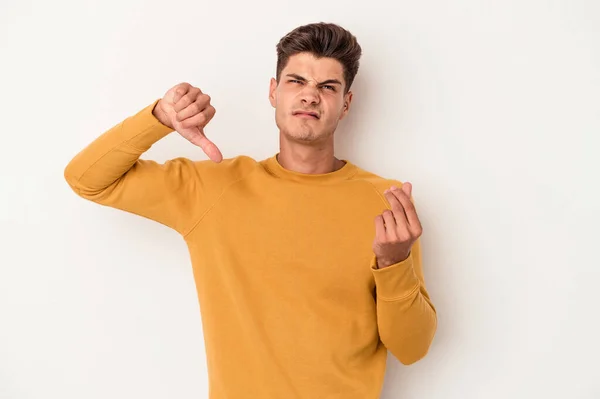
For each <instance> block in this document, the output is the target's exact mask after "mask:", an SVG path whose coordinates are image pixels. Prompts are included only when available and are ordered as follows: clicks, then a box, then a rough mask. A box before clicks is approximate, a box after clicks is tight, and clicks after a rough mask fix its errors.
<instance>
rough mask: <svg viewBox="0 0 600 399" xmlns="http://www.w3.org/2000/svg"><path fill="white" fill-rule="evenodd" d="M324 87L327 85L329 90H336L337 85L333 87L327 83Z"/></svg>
mask: <svg viewBox="0 0 600 399" xmlns="http://www.w3.org/2000/svg"><path fill="white" fill-rule="evenodd" d="M323 87H325V88H326V89H327V90H331V91H335V87H333V86H331V85H325V86H323Z"/></svg>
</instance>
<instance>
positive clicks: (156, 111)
mask: <svg viewBox="0 0 600 399" xmlns="http://www.w3.org/2000/svg"><path fill="white" fill-rule="evenodd" d="M161 101H162V100H159V101H157V102H156V105H154V108H153V109H152V115H154V117H155V118H156V119H158V121H159V122H160V123H162V124H163V125H164V126H167V127H168V128H171V129H173V126H171V124H170V123H169V120H168V118H167V115H166V114H165V113H164V112H163V111H162V109H161V107H160V102H161Z"/></svg>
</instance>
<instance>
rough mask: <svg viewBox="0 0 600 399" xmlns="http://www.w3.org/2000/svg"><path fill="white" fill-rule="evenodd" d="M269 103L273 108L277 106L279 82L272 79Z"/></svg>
mask: <svg viewBox="0 0 600 399" xmlns="http://www.w3.org/2000/svg"><path fill="white" fill-rule="evenodd" d="M269 102H270V103H271V106H272V107H273V108H275V107H276V106H277V80H275V78H271V84H270V85H269Z"/></svg>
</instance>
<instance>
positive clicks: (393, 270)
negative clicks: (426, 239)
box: [371, 239, 437, 365]
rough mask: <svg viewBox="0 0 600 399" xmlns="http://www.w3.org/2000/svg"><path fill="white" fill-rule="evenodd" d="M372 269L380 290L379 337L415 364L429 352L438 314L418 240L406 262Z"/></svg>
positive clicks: (403, 359) (402, 358)
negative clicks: (429, 287) (427, 287)
mask: <svg viewBox="0 0 600 399" xmlns="http://www.w3.org/2000/svg"><path fill="white" fill-rule="evenodd" d="M371 270H372V272H373V275H374V278H375V286H376V292H377V323H378V327H379V336H380V338H381V341H382V342H383V344H384V345H385V346H386V347H387V348H388V349H389V351H390V352H391V353H392V354H393V355H394V356H395V357H396V358H397V359H398V360H399V361H400V362H402V363H403V364H406V365H408V364H412V363H414V362H416V361H418V360H420V359H421V358H423V357H424V356H425V355H426V354H427V352H428V351H429V347H430V345H431V342H432V341H433V337H434V335H435V332H436V329H437V314H436V310H435V307H434V306H433V304H432V302H431V299H430V297H429V293H428V292H427V289H426V288H425V282H424V278H423V268H422V260H421V243H420V239H418V240H417V241H416V242H415V243H414V244H413V246H412V250H411V253H410V255H409V256H408V258H406V259H405V260H404V261H401V262H398V263H395V264H392V265H390V266H387V267H383V268H379V267H378V265H377V258H376V257H373V261H372V262H371Z"/></svg>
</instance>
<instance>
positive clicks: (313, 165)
mask: <svg viewBox="0 0 600 399" xmlns="http://www.w3.org/2000/svg"><path fill="white" fill-rule="evenodd" d="M277 161H278V162H279V163H280V164H281V166H282V167H284V168H285V169H287V170H291V171H294V172H298V173H306V174H323V173H330V172H335V171H336V170H338V169H340V168H342V167H343V166H344V165H345V162H344V161H342V160H340V159H337V158H336V157H335V156H334V150H333V142H330V143H327V144H322V145H317V146H315V145H302V144H298V143H289V142H288V141H286V140H282V141H281V142H280V149H279V154H278V155H277Z"/></svg>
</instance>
